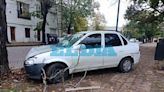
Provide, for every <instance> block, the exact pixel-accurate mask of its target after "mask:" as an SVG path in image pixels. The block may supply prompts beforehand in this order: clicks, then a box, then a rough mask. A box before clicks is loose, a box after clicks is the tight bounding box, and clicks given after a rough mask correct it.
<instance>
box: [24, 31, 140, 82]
mask: <svg viewBox="0 0 164 92" xmlns="http://www.w3.org/2000/svg"><path fill="white" fill-rule="evenodd" d="M139 58H140V51H139V44H137V43H131V42H129V41H128V40H127V39H126V38H125V37H124V36H123V35H122V34H120V33H118V32H114V31H86V32H79V33H76V34H74V35H72V36H70V37H69V38H66V39H63V40H62V41H60V42H59V43H58V44H56V45H47V46H40V47H34V48H32V49H31V50H30V51H29V53H28V55H27V56H26V60H25V63H24V66H25V70H26V73H27V76H28V77H29V78H32V79H41V73H42V69H44V70H45V72H46V76H47V77H48V78H50V77H52V76H54V75H55V74H57V73H58V72H59V71H60V70H63V69H66V68H67V70H66V71H65V73H64V77H65V78H67V77H68V75H69V74H72V73H75V72H82V71H89V70H96V69H103V68H112V67H118V69H119V70H120V71H121V72H129V71H130V70H131V69H132V67H133V65H134V64H137V63H138V62H139ZM48 81H50V82H52V83H57V82H60V81H61V76H57V77H55V78H52V79H49V80H48Z"/></svg>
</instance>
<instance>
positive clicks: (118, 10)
mask: <svg viewBox="0 0 164 92" xmlns="http://www.w3.org/2000/svg"><path fill="white" fill-rule="evenodd" d="M119 13H120V0H118V9H117V21H116V31H118V21H119Z"/></svg>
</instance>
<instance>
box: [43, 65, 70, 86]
mask: <svg viewBox="0 0 164 92" xmlns="http://www.w3.org/2000/svg"><path fill="white" fill-rule="evenodd" d="M65 68H66V66H65V65H63V64H60V63H56V64H52V65H50V66H49V67H48V68H47V71H46V74H47V77H48V78H50V79H47V81H48V83H50V84H56V83H60V82H62V78H63V77H64V80H66V79H67V78H68V75H69V72H68V70H66V71H65V72H64V76H63V77H62V74H61V73H59V74H58V75H57V76H56V77H55V78H51V77H53V76H55V75H56V74H57V73H58V72H59V71H60V70H64V69H65Z"/></svg>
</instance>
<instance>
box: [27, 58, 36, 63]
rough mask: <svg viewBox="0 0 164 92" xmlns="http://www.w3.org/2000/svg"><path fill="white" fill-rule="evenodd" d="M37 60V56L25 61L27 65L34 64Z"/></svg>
mask: <svg viewBox="0 0 164 92" xmlns="http://www.w3.org/2000/svg"><path fill="white" fill-rule="evenodd" d="M35 60H36V57H32V58H29V59H27V60H26V61H25V65H33V64H34V62H35Z"/></svg>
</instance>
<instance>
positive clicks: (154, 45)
mask: <svg viewBox="0 0 164 92" xmlns="http://www.w3.org/2000/svg"><path fill="white" fill-rule="evenodd" d="M156 45H157V43H144V44H143V43H141V44H140V46H143V47H156Z"/></svg>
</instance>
